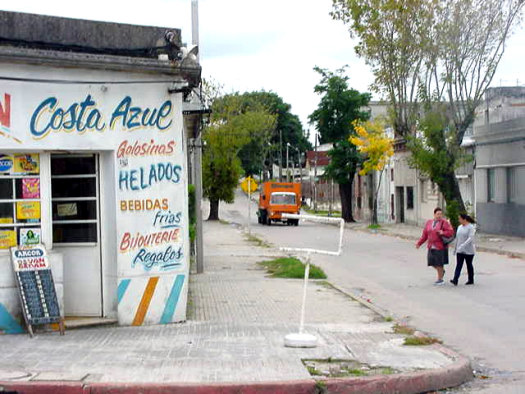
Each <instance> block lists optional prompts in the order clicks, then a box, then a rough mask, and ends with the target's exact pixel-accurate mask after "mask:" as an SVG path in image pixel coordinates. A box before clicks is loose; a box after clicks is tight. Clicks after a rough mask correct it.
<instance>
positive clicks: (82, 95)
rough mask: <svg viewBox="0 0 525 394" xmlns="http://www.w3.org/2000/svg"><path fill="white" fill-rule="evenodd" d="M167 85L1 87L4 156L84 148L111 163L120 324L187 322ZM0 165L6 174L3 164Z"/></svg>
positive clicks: (179, 176) (181, 164) (175, 124)
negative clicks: (5, 97)
mask: <svg viewBox="0 0 525 394" xmlns="http://www.w3.org/2000/svg"><path fill="white" fill-rule="evenodd" d="M168 87H169V86H168V84H162V83H159V84H137V85H133V84H129V85H128V84H126V85H108V86H105V87H104V89H102V87H101V86H100V85H93V86H86V85H71V86H70V85H62V84H60V85H51V84H50V85H46V84H31V86H27V84H25V85H24V84H23V83H20V82H19V83H14V82H12V83H6V84H5V85H4V84H3V85H2V88H0V90H3V91H0V105H2V108H1V109H0V115H2V116H0V120H3V121H4V124H7V123H8V125H9V127H3V128H2V129H1V131H2V134H0V144H1V145H0V146H2V147H6V150H7V151H8V150H9V149H10V148H12V149H16V150H21V149H23V150H24V151H28V152H30V153H31V152H38V151H39V150H42V149H44V150H51V151H53V150H60V151H63V150H83V151H85V150H90V151H95V152H101V155H104V157H106V158H107V157H108V155H111V157H112V160H114V166H112V168H113V169H114V173H112V174H111V175H110V178H111V182H112V183H113V185H114V188H115V190H116V193H115V197H116V201H115V209H116V223H115V229H112V228H110V229H109V231H114V230H116V232H115V233H116V245H114V249H115V252H116V255H117V264H118V266H117V271H118V281H119V283H118V314H119V321H120V322H121V324H136V325H138V324H143V323H144V324H146V323H159V322H162V323H169V322H172V321H178V320H182V319H184V318H185V303H184V301H185V297H186V292H187V286H186V283H187V277H188V256H189V240H188V227H187V223H188V221H187V218H188V213H187V205H188V204H187V186H186V169H185V163H186V159H185V153H184V149H183V145H184V142H183V135H182V128H183V125H182V100H181V95H180V94H178V95H169V94H168ZM4 93H5V94H8V95H9V108H7V106H6V105H5V104H4V103H3V102H2V97H3V94H4ZM7 109H9V112H7ZM0 153H3V152H0ZM8 154H9V153H8ZM106 162H107V160H100V163H101V164H102V163H106ZM1 164H2V166H3V167H2V168H4V167H5V168H7V167H8V166H9V165H10V162H9V157H8V156H5V157H2V161H1ZM107 170H108V169H107V168H102V173H104V171H105V173H106V174H107ZM104 215H105V213H104V212H101V221H102V223H105V221H104ZM102 241H104V240H102ZM146 295H147V297H148V303H146V304H145V303H144V299H145V297H146ZM144 305H146V309H145V310H144ZM139 310H140V313H139V312H138V311H139Z"/></svg>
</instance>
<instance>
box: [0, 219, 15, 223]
mask: <svg viewBox="0 0 525 394" xmlns="http://www.w3.org/2000/svg"><path fill="white" fill-rule="evenodd" d="M11 223H13V218H0V224H11Z"/></svg>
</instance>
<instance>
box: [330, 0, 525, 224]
mask: <svg viewBox="0 0 525 394" xmlns="http://www.w3.org/2000/svg"><path fill="white" fill-rule="evenodd" d="M523 4H524V0H333V12H332V16H333V18H334V19H338V20H342V21H343V22H344V23H346V24H348V26H349V29H350V32H351V34H352V35H353V36H354V37H356V38H357V39H358V40H359V42H358V45H357V46H356V52H357V53H358V55H359V56H361V57H363V58H364V59H365V60H366V62H367V63H368V64H369V65H370V66H371V67H372V70H373V73H374V76H375V82H374V89H375V91H377V92H381V93H383V94H385V95H386V96H387V98H388V99H389V101H390V103H391V105H392V124H393V126H394V129H395V132H396V136H397V137H398V138H399V139H400V141H399V142H400V143H402V142H403V139H408V140H409V141H410V142H409V144H408V145H407V146H408V148H409V149H410V151H411V153H412V156H413V161H412V163H413V164H414V165H416V166H417V167H418V168H419V169H420V170H421V171H422V172H424V173H425V174H426V175H428V176H429V177H430V178H431V180H432V181H434V182H435V183H436V184H437V185H438V186H439V188H440V191H441V192H442V193H443V195H444V197H445V200H446V202H447V210H448V211H449V212H448V216H449V217H450V218H451V219H452V220H453V221H455V220H457V219H456V218H457V215H456V214H451V212H452V211H457V212H461V211H465V206H464V203H463V199H462V197H461V193H460V190H459V185H458V181H457V179H456V177H455V170H456V169H457V167H458V165H459V164H458V163H459V162H461V160H462V159H463V158H462V156H463V154H464V152H463V150H462V149H461V143H462V141H463V137H464V135H465V131H466V130H467V129H468V128H469V127H470V126H471V124H472V122H473V121H474V118H475V115H476V112H475V111H476V108H477V107H478V106H479V104H480V103H481V100H482V98H483V94H484V92H485V90H486V89H487V88H488V87H489V85H490V83H491V81H492V78H493V76H494V73H495V71H496V68H497V66H498V64H499V61H500V59H501V57H502V56H503V53H504V49H505V41H506V39H507V38H508V36H509V34H510V33H511V31H512V27H513V26H514V25H515V23H516V22H517V21H519V20H520V19H521V11H522V7H523ZM425 118H426V119H425ZM436 122H437V123H436ZM431 124H432V126H431ZM421 127H427V130H426V131H424V130H423V131H422V130H421ZM429 127H430V128H429ZM418 130H419V131H422V132H423V133H426V136H427V137H429V138H426V141H427V142H428V141H430V140H432V143H433V146H427V145H425V146H422V145H421V144H420V143H418V141H417V140H415V139H414V138H415V136H416V133H417V131H418ZM430 137H431V138H430ZM429 150H430V151H434V152H435V153H436V154H437V156H440V157H444V158H446V159H447V160H446V161H445V162H444V163H440V162H437V161H435V160H432V161H431V162H428V160H427V158H428V151H429ZM427 164H433V166H432V167H431V168H429V167H428V165H427ZM448 208H450V209H448Z"/></svg>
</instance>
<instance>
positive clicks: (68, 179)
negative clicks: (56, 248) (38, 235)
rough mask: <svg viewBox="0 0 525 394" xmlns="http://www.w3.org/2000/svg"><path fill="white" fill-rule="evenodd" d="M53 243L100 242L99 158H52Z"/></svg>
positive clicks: (76, 156)
mask: <svg viewBox="0 0 525 394" xmlns="http://www.w3.org/2000/svg"><path fill="white" fill-rule="evenodd" d="M51 204H52V215H53V243H58V244H60V243H65V244H71V243H95V242H98V217H99V215H98V160H97V155H93V154H83V155H51Z"/></svg>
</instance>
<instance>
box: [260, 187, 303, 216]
mask: <svg viewBox="0 0 525 394" xmlns="http://www.w3.org/2000/svg"><path fill="white" fill-rule="evenodd" d="M300 210H301V184H300V183H292V182H265V183H263V184H262V187H261V193H260V195H259V210H258V212H257V215H258V221H259V223H260V224H266V225H271V224H272V222H283V223H286V224H287V225H294V226H297V225H299V220H298V219H283V218H282V214H283V213H294V214H299V213H300Z"/></svg>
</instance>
